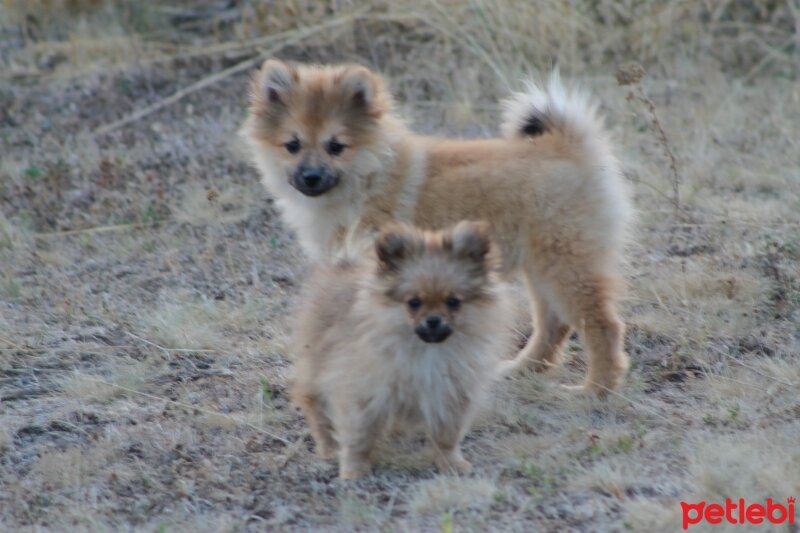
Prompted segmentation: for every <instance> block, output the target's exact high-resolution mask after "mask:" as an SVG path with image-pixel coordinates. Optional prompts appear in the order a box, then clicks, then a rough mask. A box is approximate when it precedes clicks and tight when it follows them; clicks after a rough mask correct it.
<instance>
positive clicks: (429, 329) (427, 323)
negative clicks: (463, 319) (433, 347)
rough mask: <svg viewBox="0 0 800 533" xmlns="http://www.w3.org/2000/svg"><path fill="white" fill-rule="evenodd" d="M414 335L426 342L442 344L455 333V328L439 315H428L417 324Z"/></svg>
mask: <svg viewBox="0 0 800 533" xmlns="http://www.w3.org/2000/svg"><path fill="white" fill-rule="evenodd" d="M414 333H416V334H417V336H418V337H419V338H420V339H422V340H423V341H425V342H442V341H444V340H445V339H446V338H447V337H449V336H450V334H451V333H453V328H451V327H450V325H449V324H448V323H447V322H445V321H444V320H442V317H440V316H438V315H428V316H427V317H425V320H423V321H421V322H420V323H419V324H417V327H415V328H414Z"/></svg>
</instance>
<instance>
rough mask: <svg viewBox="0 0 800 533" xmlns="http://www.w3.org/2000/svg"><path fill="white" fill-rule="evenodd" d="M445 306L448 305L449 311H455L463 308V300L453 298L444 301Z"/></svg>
mask: <svg viewBox="0 0 800 533" xmlns="http://www.w3.org/2000/svg"><path fill="white" fill-rule="evenodd" d="M444 305H446V306H447V307H448V308H449V309H453V310H455V309H458V308H459V307H461V300H459V299H458V298H456V297H455V296H451V297H450V298H448V299H447V300H445V301H444Z"/></svg>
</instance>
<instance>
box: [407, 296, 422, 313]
mask: <svg viewBox="0 0 800 533" xmlns="http://www.w3.org/2000/svg"><path fill="white" fill-rule="evenodd" d="M420 307H422V300H420V299H419V298H411V299H410V300H409V301H408V308H409V309H411V310H412V311H416V310H417V309H419V308H420Z"/></svg>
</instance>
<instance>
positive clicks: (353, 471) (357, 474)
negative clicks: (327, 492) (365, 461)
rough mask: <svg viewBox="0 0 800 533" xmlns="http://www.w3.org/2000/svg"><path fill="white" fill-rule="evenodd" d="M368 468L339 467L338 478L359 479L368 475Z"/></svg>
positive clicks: (369, 470)
mask: <svg viewBox="0 0 800 533" xmlns="http://www.w3.org/2000/svg"><path fill="white" fill-rule="evenodd" d="M371 471H372V470H371V469H370V468H341V469H339V479H341V480H343V481H347V480H353V479H361V478H363V477H366V476H368V475H370V473H371Z"/></svg>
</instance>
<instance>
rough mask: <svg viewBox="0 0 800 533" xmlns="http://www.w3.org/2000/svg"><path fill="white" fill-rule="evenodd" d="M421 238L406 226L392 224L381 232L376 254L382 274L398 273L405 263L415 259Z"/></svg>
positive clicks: (376, 245) (377, 241) (376, 244)
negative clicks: (412, 258)
mask: <svg viewBox="0 0 800 533" xmlns="http://www.w3.org/2000/svg"><path fill="white" fill-rule="evenodd" d="M419 242H420V237H419V235H418V234H417V232H416V231H415V230H414V229H413V228H411V227H409V226H407V225H405V224H391V225H389V226H387V227H385V228H383V230H382V231H381V233H380V235H379V236H378V238H377V240H376V241H375V254H376V255H377V256H378V266H379V268H380V270H381V271H382V272H396V271H397V270H399V269H400V265H402V263H403V261H405V260H407V259H409V258H411V257H413V256H414V255H415V254H416V251H417V249H418V248H419Z"/></svg>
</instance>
